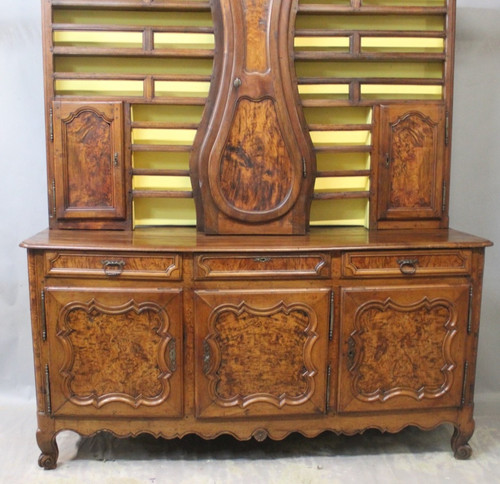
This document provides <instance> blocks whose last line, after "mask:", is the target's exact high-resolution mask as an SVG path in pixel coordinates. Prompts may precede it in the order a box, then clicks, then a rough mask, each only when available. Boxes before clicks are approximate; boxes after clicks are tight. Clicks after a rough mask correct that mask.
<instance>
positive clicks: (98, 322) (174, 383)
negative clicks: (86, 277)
mask: <svg viewBox="0 0 500 484" xmlns="http://www.w3.org/2000/svg"><path fill="white" fill-rule="evenodd" d="M46 303H47V310H48V312H49V314H58V316H57V318H55V319H52V318H51V319H50V320H49V324H48V327H47V332H48V340H49V341H50V345H51V347H57V348H59V349H60V351H59V352H58V353H54V354H53V355H52V357H51V359H50V362H49V365H50V368H51V371H50V383H51V393H52V396H51V404H52V405H51V406H52V414H53V415H55V416H67V415H79V414H86V415H89V414H92V413H97V414H99V415H113V414H115V413H116V412H117V409H120V410H119V411H120V413H124V414H125V415H126V414H127V413H128V414H130V413H131V412H132V414H133V412H134V410H135V409H138V408H142V407H145V408H146V410H144V412H145V413H146V414H147V413H148V412H149V413H152V414H156V415H161V414H164V415H170V416H173V415H177V416H178V415H180V414H181V412H182V410H181V401H182V395H181V392H180V381H181V375H180V373H181V372H177V362H178V361H179V362H180V361H182V360H181V358H182V348H181V347H179V348H178V349H177V347H176V352H177V350H178V352H179V355H175V358H170V355H169V347H170V345H171V342H172V341H174V340H177V341H182V338H181V334H180V325H181V320H180V291H178V290H175V289H174V290H162V291H157V292H156V293H155V292H153V291H152V290H149V291H140V290H135V291H130V290H129V291H127V290H125V289H122V290H120V291H118V292H116V291H112V290H106V289H104V288H99V287H94V288H92V289H90V290H89V289H86V290H85V289H78V290H77V289H73V288H71V289H70V288H65V287H64V286H63V287H57V288H56V287H54V288H48V289H47V290H46ZM176 346H177V345H176ZM172 356H174V355H172ZM148 409H149V410H148Z"/></svg>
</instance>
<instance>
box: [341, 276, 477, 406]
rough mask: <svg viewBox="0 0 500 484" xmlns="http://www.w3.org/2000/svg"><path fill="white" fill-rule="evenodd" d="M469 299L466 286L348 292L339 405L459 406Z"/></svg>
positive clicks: (344, 304)
mask: <svg viewBox="0 0 500 484" xmlns="http://www.w3.org/2000/svg"><path fill="white" fill-rule="evenodd" d="M431 294H432V296H430V295H431ZM468 304H469V287H468V286H467V285H457V286H439V285H436V286H431V285H427V286H422V287H407V288H401V287H398V288H392V289H388V288H381V287H374V288H372V289H371V291H369V292H367V291H366V289H354V288H353V289H348V288H345V289H343V291H342V346H343V361H342V363H341V367H340V373H341V396H340V407H339V409H340V410H341V411H343V412H352V411H363V410H364V411H368V410H369V409H372V410H382V409H384V408H387V409H392V408H395V407H397V408H416V407H429V406H432V407H444V406H460V404H461V398H462V382H463V380H462V377H463V371H464V370H463V367H462V365H460V364H458V361H459V359H460V355H461V354H462V351H463V347H464V341H465V337H466V333H467V308H468Z"/></svg>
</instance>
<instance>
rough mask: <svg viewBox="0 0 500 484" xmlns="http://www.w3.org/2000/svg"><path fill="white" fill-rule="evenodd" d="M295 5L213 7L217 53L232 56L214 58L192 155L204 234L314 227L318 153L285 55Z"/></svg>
mask: <svg viewBox="0 0 500 484" xmlns="http://www.w3.org/2000/svg"><path fill="white" fill-rule="evenodd" d="M296 5H297V1H296V0H284V1H281V2H278V1H276V0H238V1H229V0H223V1H221V2H214V3H213V4H212V13H213V17H214V22H215V23H216V24H217V25H219V26H220V29H219V30H218V31H216V32H215V45H216V51H224V52H225V53H226V55H224V56H223V57H222V58H221V57H218V56H216V57H215V60H214V79H213V80H212V83H211V88H210V93H209V96H208V101H207V105H206V108H205V111H204V115H203V119H202V122H201V124H200V128H199V129H198V132H197V135H196V139H195V142H194V146H193V152H192V155H191V162H190V171H191V180H192V185H193V192H194V198H195V201H196V208H197V226H198V229H199V230H200V231H205V232H207V233H211V234H223V233H226V234H238V233H250V234H258V233H272V234H280V233H281V234H285V233H287V234H296V233H305V232H306V230H307V228H308V218H309V215H308V214H309V207H310V203H311V200H312V191H313V175H314V172H315V155H314V151H313V149H312V142H311V139H310V137H309V134H308V132H307V130H306V129H305V126H306V124H305V119H304V116H303V113H302V111H301V109H300V107H299V97H298V90H297V83H296V80H295V77H294V75H293V66H292V62H291V61H292V56H291V55H290V52H289V50H290V48H291V46H292V33H293V28H292V26H293V23H294V19H295V12H296V8H295V7H296ZM240 33H241V35H240ZM229 72H230V73H231V74H230V75H228V73H229Z"/></svg>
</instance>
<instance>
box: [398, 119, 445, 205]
mask: <svg viewBox="0 0 500 484" xmlns="http://www.w3.org/2000/svg"><path fill="white" fill-rule="evenodd" d="M437 136H438V133H437V123H435V122H433V121H432V119H430V118H429V117H427V116H424V115H423V114H422V113H421V112H418V111H415V112H414V111H411V112H409V113H406V114H405V115H404V116H402V117H401V118H399V119H398V120H397V121H396V122H395V123H392V124H391V138H390V141H389V144H390V146H391V152H390V154H389V156H390V160H389V162H390V164H391V167H390V172H391V174H390V183H391V196H390V205H391V207H394V208H399V207H405V208H412V207H413V208H419V207H429V206H432V204H433V203H434V200H433V197H434V195H435V193H434V191H433V184H432V180H433V179H434V178H435V176H436V174H435V173H434V170H435V167H436V160H435V156H436V144H437Z"/></svg>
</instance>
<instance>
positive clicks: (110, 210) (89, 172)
mask: <svg viewBox="0 0 500 484" xmlns="http://www.w3.org/2000/svg"><path fill="white" fill-rule="evenodd" d="M53 109H54V111H53V116H54V119H53V123H54V183H53V197H54V202H53V211H54V215H55V218H56V219H57V221H58V222H59V226H60V227H66V226H70V227H74V228H77V227H79V226H80V227H83V228H99V227H104V228H114V227H116V226H117V225H116V223H115V221H123V220H124V219H125V217H126V207H125V194H124V173H125V167H124V164H125V162H124V152H123V139H122V136H123V134H122V133H123V126H122V123H123V121H122V105H121V103H92V104H90V103H89V104H80V103H73V102H66V101H64V102H59V101H57V102H55V103H54V108H53ZM118 226H119V227H121V226H123V222H119V223H118Z"/></svg>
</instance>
